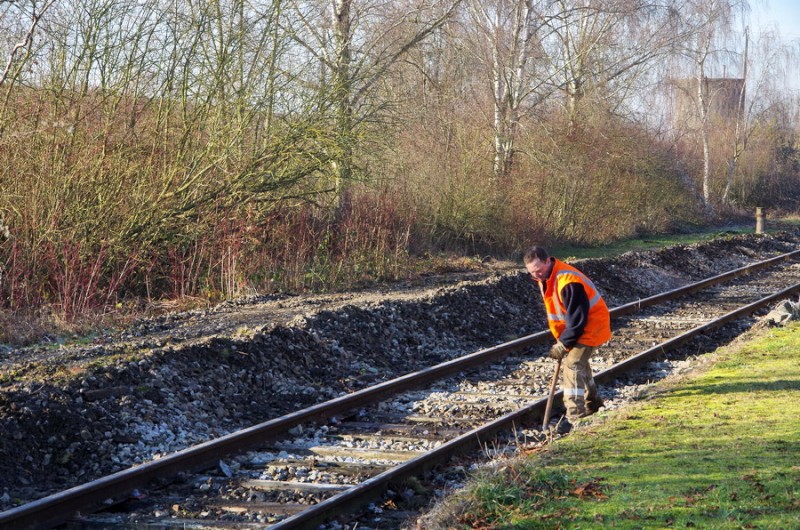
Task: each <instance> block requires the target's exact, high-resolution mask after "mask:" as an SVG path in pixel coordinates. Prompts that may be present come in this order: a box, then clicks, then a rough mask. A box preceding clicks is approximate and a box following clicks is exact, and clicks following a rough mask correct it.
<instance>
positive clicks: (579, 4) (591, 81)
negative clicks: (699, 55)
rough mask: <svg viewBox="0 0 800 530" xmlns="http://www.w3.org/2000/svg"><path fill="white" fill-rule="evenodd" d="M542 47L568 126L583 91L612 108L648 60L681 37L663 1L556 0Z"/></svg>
mask: <svg viewBox="0 0 800 530" xmlns="http://www.w3.org/2000/svg"><path fill="white" fill-rule="evenodd" d="M553 9H555V11H554V12H553V15H552V17H550V18H549V19H548V24H549V26H550V28H551V30H552V33H551V35H552V39H550V40H549V42H548V46H547V48H546V49H547V50H548V54H549V57H550V63H551V67H552V69H553V70H554V72H555V75H556V76H557V88H558V89H559V90H560V91H562V92H563V94H564V104H565V110H566V113H567V116H568V118H569V123H570V126H571V129H572V130H574V128H575V127H576V126H577V124H578V122H579V120H580V118H579V116H580V113H581V110H582V109H581V104H582V101H583V100H584V98H586V97H587V96H588V95H593V96H596V97H597V98H598V101H599V100H604V101H605V104H606V106H607V107H608V108H610V109H613V108H614V107H615V106H616V105H618V104H619V102H620V101H623V100H625V99H626V98H627V97H628V96H629V95H630V94H631V93H633V92H634V90H635V88H636V80H637V78H639V76H641V75H642V74H644V73H646V72H647V67H648V65H650V64H652V63H653V61H654V60H655V59H656V58H658V57H659V56H663V55H665V54H667V53H668V52H669V51H671V49H672V46H673V45H674V43H675V42H677V41H679V40H680V39H682V38H683V37H684V34H683V33H682V32H681V31H682V28H681V29H679V30H678V31H676V26H675V24H674V20H673V19H674V17H675V13H676V11H675V9H676V7H675V5H674V4H673V3H672V2H671V1H670V0H667V1H666V2H663V3H662V2H657V1H651V0H602V1H597V0H557V1H556V2H554V4H553Z"/></svg>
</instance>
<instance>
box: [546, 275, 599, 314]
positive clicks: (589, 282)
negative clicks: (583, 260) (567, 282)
mask: <svg viewBox="0 0 800 530" xmlns="http://www.w3.org/2000/svg"><path fill="white" fill-rule="evenodd" d="M567 274H572V275H573V276H577V277H578V278H580V279H581V280H583V281H584V283H586V284H587V285H588V286H589V287H591V288H592V291H594V296H593V297H592V298H591V300H589V309H590V310H591V309H592V308H593V307H594V306H595V305H597V302H599V301H600V300H601V299H602V297H601V296H600V292H599V291H598V290H597V287H595V286H594V284H593V283H592V280H590V279H589V278H587V277H586V275H585V274H584V273H582V272H580V271H577V270H574V271H572V270H564V271H559V272H558V274H556V289H555V290H554V291H553V302H554V304H553V305H554V306H555V309H556V311H557V313H555V314H553V313H547V320H553V321H559V320H564V313H563V312H562V311H561V300H559V299H558V277H559V276H564V275H567Z"/></svg>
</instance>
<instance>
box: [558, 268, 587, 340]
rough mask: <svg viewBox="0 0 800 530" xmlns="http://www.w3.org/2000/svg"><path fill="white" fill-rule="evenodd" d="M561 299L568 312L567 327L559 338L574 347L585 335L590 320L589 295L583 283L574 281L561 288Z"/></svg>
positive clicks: (565, 316) (566, 316)
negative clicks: (584, 331)
mask: <svg viewBox="0 0 800 530" xmlns="http://www.w3.org/2000/svg"><path fill="white" fill-rule="evenodd" d="M561 299H562V300H563V301H564V307H565V308H566V309H567V314H566V315H564V318H565V322H566V326H567V327H566V328H564V331H563V333H561V336H560V337H559V338H558V340H559V341H561V343H562V344H563V345H564V346H566V347H567V348H572V347H573V346H575V344H576V343H577V342H578V339H579V338H580V337H581V335H583V328H585V327H586V322H588V321H589V297H587V296H586V289H584V288H583V285H581V284H579V283H576V282H573V283H568V284H567V285H565V286H564V288H563V289H561Z"/></svg>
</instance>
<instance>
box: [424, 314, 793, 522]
mask: <svg viewBox="0 0 800 530" xmlns="http://www.w3.org/2000/svg"><path fill="white" fill-rule="evenodd" d="M798 351H800V324H798V323H794V324H792V325H790V326H788V327H786V328H777V329H772V330H766V331H763V332H759V333H758V334H757V335H756V336H755V337H751V338H750V339H749V340H748V341H747V342H742V343H737V344H736V345H732V346H729V347H726V348H723V349H721V350H719V351H717V352H716V354H715V355H714V362H713V363H709V365H708V368H705V369H702V370H699V371H698V373H695V374H693V375H690V376H683V378H682V379H681V380H680V381H678V380H671V381H669V382H662V383H661V384H659V385H656V387H654V389H653V391H651V392H650V393H649V394H648V396H646V397H645V398H643V399H642V400H641V401H639V402H637V403H635V404H634V405H631V406H629V407H626V409H625V410H624V411H612V412H609V413H607V414H601V415H600V416H599V417H597V418H595V419H594V421H593V422H592V423H590V424H588V425H585V426H582V427H579V428H578V430H577V431H576V432H575V433H574V434H573V435H571V436H569V437H567V438H563V439H560V440H557V441H556V442H554V443H553V444H551V445H550V446H548V447H547V448H546V449H545V450H542V451H540V452H538V453H536V454H532V455H528V456H527V457H520V458H518V459H515V460H512V461H509V462H508V463H507V465H501V466H500V468H499V470H500V471H499V472H498V468H497V467H495V468H493V469H492V470H491V471H487V472H485V473H484V472H481V473H479V476H477V477H475V479H474V480H472V481H471V482H470V484H469V485H468V486H467V487H466V488H465V489H464V490H462V491H460V492H458V493H457V494H456V495H454V496H453V497H452V498H451V499H449V500H448V501H447V502H446V503H445V505H444V506H440V507H439V508H438V509H437V511H436V512H437V515H436V517H434V519H436V521H434V522H431V523H430V525H429V526H426V528H452V529H455V528H464V529H466V528H473V529H474V528H485V529H487V528H493V529H495V528H496V529H500V528H508V529H511V528H515V529H527V528H531V529H533V528H570V529H578V528H581V529H583V528H624V529H638V528H713V529H733V528H737V529H740V528H759V529H790V528H800V461H798V454H800V363H798V362H797V354H798Z"/></svg>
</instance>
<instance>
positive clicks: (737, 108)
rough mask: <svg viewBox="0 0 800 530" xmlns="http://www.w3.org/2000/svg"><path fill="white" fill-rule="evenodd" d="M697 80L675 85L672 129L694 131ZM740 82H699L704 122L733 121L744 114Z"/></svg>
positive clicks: (722, 78) (728, 80)
mask: <svg viewBox="0 0 800 530" xmlns="http://www.w3.org/2000/svg"><path fill="white" fill-rule="evenodd" d="M697 82H698V81H697V79H679V80H677V81H675V90H674V93H675V115H674V119H673V122H674V125H675V126H676V127H678V128H690V129H696V128H697V127H698V126H699V123H698V119H699V116H700V113H699V112H698V109H697V104H698V102H697ZM744 90H745V84H744V78H731V77H720V78H710V77H704V78H703V93H704V94H705V96H706V97H707V99H708V118H709V119H710V120H712V121H714V120H721V121H725V122H730V121H733V120H735V119H736V118H737V116H741V114H742V112H744Z"/></svg>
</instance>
